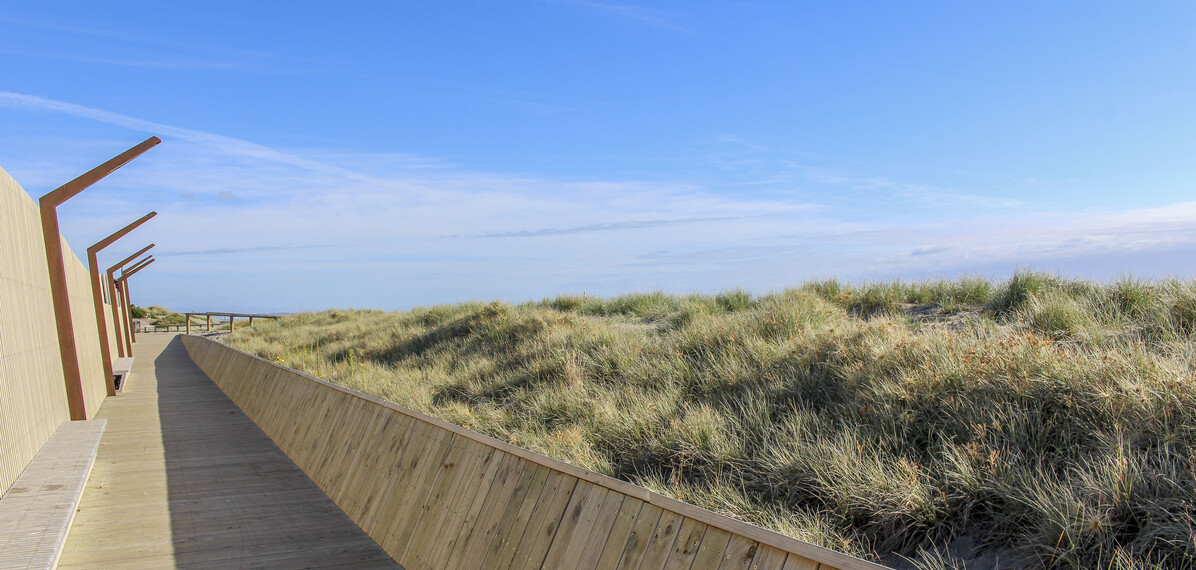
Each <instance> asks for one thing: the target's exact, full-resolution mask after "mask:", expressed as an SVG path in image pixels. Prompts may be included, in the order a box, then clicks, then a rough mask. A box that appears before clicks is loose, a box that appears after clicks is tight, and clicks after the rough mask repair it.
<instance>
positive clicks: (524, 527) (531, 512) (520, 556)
mask: <svg viewBox="0 0 1196 570" xmlns="http://www.w3.org/2000/svg"><path fill="white" fill-rule="evenodd" d="M576 485H577V479H575V478H573V477H569V476H568V475H565V474H563V473H558V472H556V471H553V470H551V469H548V477H547V478H546V479H545V480H544V486H543V488H541V490H540V493H539V496H538V497H537V498H536V501H535V504H534V505H531V508H530V509H528V508H527V506H528V503H525V504H524V508H522V509H520V515H519V517H517V518H516V519H515V523H514V524H513V525H512V527H511V529H512V532H511V534H510V537H509V538H508V540H507V542H506V544H504V545H503V548H502V550H501V551H500V552H499V555H498V557H496V558H493V559H490V558H488V559H487V560H486V565H490V564H492V563H493V564H494V566H495V567H496V568H523V567H524V565H525V564H527V563H528V556H527V553H528V552H529V551H530V550H532V549H534V548H535V546H536V545H537V544H538V543H540V542H542V541H543V536H542V535H541V531H542V530H543V528H544V525H546V524H548V521H550V520H551V521H552V522H553V523H555V522H558V521H560V516H561V514H563V512H564V508H565V505H566V504H568V500H569V497H568V494H569V493H571V492H572V491H573V488H574V487H575V486H576ZM562 497H564V500H562ZM525 513H526V514H525ZM516 533H518V538H516Z"/></svg>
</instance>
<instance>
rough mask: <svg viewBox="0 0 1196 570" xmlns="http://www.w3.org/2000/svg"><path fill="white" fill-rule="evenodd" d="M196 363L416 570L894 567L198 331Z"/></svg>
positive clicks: (192, 347)
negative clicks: (806, 563) (802, 564)
mask: <svg viewBox="0 0 1196 570" xmlns="http://www.w3.org/2000/svg"><path fill="white" fill-rule="evenodd" d="M182 339H183V343H184V345H185V346H186V347H187V350H188V352H189V353H190V355H191V357H192V359H193V360H194V361H195V363H196V364H197V365H198V366H199V367H200V368H201V369H202V370H203V371H204V372H205V373H206V374H207V375H208V376H209V377H210V378H212V379H213V380H214V381H215V383H216V384H217V385H218V386H220V387H221V389H223V390H224V391H225V393H226V394H228V396H229V397H230V398H231V399H232V400H233V401H234V402H236V403H237V405H238V406H240V408H241V409H242V410H243V411H244V412H245V414H246V415H248V416H249V417H250V418H252V419H253V421H254V422H256V423H257V424H258V426H260V427H261V429H262V430H263V431H264V432H265V433H266V434H267V435H269V436H270V437H271V438H272V439H273V440H274V441H275V442H276V443H277V444H278V446H279V448H280V449H282V450H283V452H285V453H286V454H287V455H288V456H289V457H290V458H291V459H292V460H293V461H294V462H295V463H296V464H297V465H299V467H300V468H302V469H303V470H304V472H306V473H307V474H308V475H309V476H310V477H311V478H312V480H313V481H315V483H316V484H317V485H319V486H320V488H321V489H323V490H324V492H325V493H327V494H328V496H329V497H330V498H331V499H332V500H333V501H334V502H335V503H336V504H337V505H339V506H340V507H341V508H342V509H343V510H344V511H345V513H346V514H347V515H349V517H350V518H352V519H353V521H354V522H356V523H357V524H358V525H359V526H360V527H361V528H362V529H363V530H364V531H365V532H366V533H367V534H369V535H370V536H371V537H373V538H374V540H376V541H377V542H378V544H379V545H381V546H382V547H383V548H384V549H386V551H387V552H388V553H389V554H390V555H391V556H393V557H394V558H395V560H396V561H398V562H399V563H400V564H402V565H403V566H404V567H405V568H408V569H410V570H424V569H437V570H444V569H456V568H467V569H468V568H501V569H524V568H584V569H587V570H589V569H593V568H602V569H607V568H629V569H651V570H660V569H662V568H670V569H672V568H686V569H689V568H694V569H716V568H751V567H752V566H753V563H756V564H757V565H758V566H759V568H776V569H779V568H782V567H783V565H784V564H785V562H786V560H787V559H788V558H789V557H791V556H792V557H793V559H794V561H795V562H796V561H798V560H810V561H813V562H814V563H815V564H821V566H819V567H820V568H825V569H827V570H832V569H836V568H842V569H846V570H852V569H861V570H862V569H875V568H883V566H879V565H876V564H872V563H870V562H866V561H864V560H860V559H857V558H853V557H851V556H848V555H845V554H842V553H838V552H834V551H831V550H827V549H825V548H820V547H817V546H814V545H811V544H808V543H805V542H802V541H799V540H796V539H793V538H791V537H787V536H783V535H780V534H777V533H775V532H772V531H769V530H766V529H763V528H760V527H756V526H753V525H750V524H747V523H744V522H742V521H738V520H734V519H731V518H728V517H725V516H722V515H719V514H716V513H712V512H710V511H706V510H704V509H701V508H698V507H695V506H693V505H689V504H686V503H683V502H680V501H677V500H674V499H671V498H668V497H664V496H661V495H658V494H656V493H653V492H651V491H648V490H647V489H644V488H642V487H637V486H635V485H632V484H630V483H627V482H624V481H619V480H616V479H612V478H610V477H606V476H604V475H601V474H598V473H595V472H592V471H589V470H586V469H582V468H580V467H577V466H574V465H569V464H566V463H563V462H560V461H556V460H554V459H551V458H548V457H544V456H542V455H539V454H536V453H533V452H531V451H528V450H526V449H522V448H520V447H516V446H514V445H511V444H509V443H506V442H502V441H498V440H495V439H493V438H490V437H487V436H484V435H481V434H478V433H476V432H472V431H470V430H467V429H465V428H462V427H460V426H456V425H453V424H450V423H448V422H444V421H442V420H439V419H436V418H432V417H430V416H427V415H424V414H420V413H418V412H414V411H412V410H408V409H405V408H402V407H399V406H396V405H394V404H392V403H390V402H386V401H383V400H380V399H378V398H374V397H372V396H368V395H366V394H362V393H359V392H355V391H352V390H348V389H346V388H343V387H340V386H336V385H333V384H330V383H328V382H325V381H323V380H319V379H316V378H313V377H311V376H308V375H306V374H303V373H300V372H298V371H295V370H291V369H289V368H285V367H283V366H280V365H278V364H276V363H273V362H270V361H267V360H265V359H262V358H259V357H256V356H253V355H250V354H246V353H244V352H241V351H239V350H236V349H232V348H229V347H227V346H225V345H222V344H219V343H217V342H214V341H211V340H207V339H204V338H200V337H190V336H185V337H182Z"/></svg>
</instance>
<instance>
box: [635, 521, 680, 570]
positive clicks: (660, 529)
mask: <svg viewBox="0 0 1196 570" xmlns="http://www.w3.org/2000/svg"><path fill="white" fill-rule="evenodd" d="M684 521H685V517H683V516H681V515H679V514H677V513H671V512H669V511H664V512H663V513H662V514H661V515H660V521H659V522H657V523H656V529H655V530H653V531H652V536H651V538H650V539H649V540H648V544H647V546H646V547H645V548H644V559H643V561H642V562H640V564H639V566H638V568H640V569H641V570H661V568H663V567H664V563H665V561H666V560H668V558H669V554H672V552H673V543H674V542H675V541H676V540H677V533H678V531H680V530H681V524H682V523H683V522H684Z"/></svg>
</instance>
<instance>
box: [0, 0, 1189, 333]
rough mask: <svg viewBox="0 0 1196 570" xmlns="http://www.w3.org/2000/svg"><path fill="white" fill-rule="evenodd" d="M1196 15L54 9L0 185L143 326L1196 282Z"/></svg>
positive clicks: (15, 51)
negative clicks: (1004, 283)
mask: <svg viewBox="0 0 1196 570" xmlns="http://www.w3.org/2000/svg"><path fill="white" fill-rule="evenodd" d="M1193 29H1196V4H1192V3H1181V2H1176V3H1156V2H1143V3H1113V2H1109V3H1094V2H1050V3H1044V2H1001V3H988V4H981V3H962V2H958V3H945V2H933V3H898V2H870V3H864V2H852V3H849V2H824V3H807V2H699V3H694V2H654V3H607V2H589V1H580V0H577V1H567V0H566V1H547V0H545V1H511V2H498V1H491V2H469V1H446V2H338V3H328V4H327V5H325V6H312V5H307V4H296V3H281V2H251V3H244V2H237V3H232V2H203V3H184V2H144V3H132V2H106V3H102V4H97V3H88V2H36V3H32V2H31V3H10V4H9V5H8V6H6V7H5V8H4V9H3V10H0V126H2V128H0V167H3V168H4V169H5V170H6V171H8V172H9V173H10V174H11V175H12V176H13V177H14V178H16V179H17V181H18V182H20V183H21V184H22V185H23V186H24V187H25V188H26V189H27V190H28V191H29V192H30V194H32V195H34V196H35V197H36V196H39V195H40V194H42V193H44V192H47V191H49V190H52V189H53V188H55V187H56V186H58V185H59V184H62V183H63V182H66V181H67V180H69V179H71V178H73V177H74V176H77V175H78V174H80V173H82V172H84V171H86V170H87V169H89V168H91V167H92V166H95V165H96V164H99V163H100V162H102V161H104V160H106V159H107V158H109V157H111V156H114V155H116V154H118V153H119V152H121V151H123V150H124V149H125V148H128V147H130V146H133V145H134V144H136V143H137V142H139V141H141V140H142V139H144V138H146V137H148V136H149V135H157V136H160V137H161V138H162V139H163V140H164V143H163V144H162V145H159V146H158V147H157V148H155V149H154V150H152V151H150V152H149V153H147V154H146V155H144V156H143V157H142V158H140V159H138V160H136V161H135V162H133V163H132V164H130V165H129V166H127V167H125V168H124V169H122V170H121V171H119V172H117V173H116V174H113V175H112V176H110V177H109V178H108V179H106V180H105V181H103V182H101V183H100V184H98V185H97V186H95V187H93V188H92V189H90V190H88V191H87V192H86V193H84V194H82V195H80V196H79V197H77V198H75V199H74V200H72V201H71V202H70V203H68V204H67V205H65V206H63V207H62V208H61V209H60V216H61V219H62V228H63V233H64V234H65V235H66V236H67V239H68V240H70V241H71V243H72V244H74V246H75V248H76V250H77V251H80V252H81V251H82V250H83V249H84V248H85V247H86V246H87V245H88V244H90V243H93V242H95V241H97V240H98V239H100V238H101V237H103V236H105V235H107V234H108V233H110V232H111V231H113V230H115V229H117V228H119V227H121V226H123V225H124V224H125V223H127V222H128V221H131V220H133V219H136V218H137V217H140V216H141V215H142V214H144V213H145V212H146V211H149V210H157V211H158V212H160V215H159V216H158V217H157V218H156V219H154V220H153V221H151V222H150V223H149V224H147V225H146V226H144V227H143V228H142V229H140V230H138V231H137V232H136V233H135V234H132V235H131V236H130V237H128V238H126V239H125V240H122V241H121V242H119V243H118V244H117V245H115V246H112V247H111V248H109V250H106V251H105V253H104V255H105V259H102V260H101V261H102V262H104V261H108V263H112V262H115V261H118V260H119V259H120V258H123V257H124V256H125V255H127V254H128V253H131V252H133V251H135V250H137V249H139V248H140V247H141V246H142V245H144V244H145V243H148V242H151V241H152V242H155V243H157V244H158V246H157V248H156V250H155V251H156V252H157V255H158V258H159V261H158V263H155V264H154V266H153V267H152V268H150V269H147V270H146V271H145V272H142V273H140V274H139V275H138V277H137V279H138V284H137V286H136V288H135V289H134V293H135V294H137V295H138V296H139V297H140V299H139V301H140V302H141V303H142V304H150V303H155V304H162V305H165V306H168V307H171V308H174V309H176V310H238V311H262V312H276V311H293V310H304V309H317V310H318V309H322V308H326V307H334V306H335V307H347V306H354V307H377V308H387V309H395V308H406V307H410V306H415V305H429V304H434V303H442V302H453V301H460V300H466V299H495V298H499V299H506V300H511V301H520V300H526V299H537V298H541V297H544V296H550V295H556V294H564V293H581V292H582V291H586V292H588V293H590V294H597V295H614V294H619V293H625V292H632V291H646V290H656V289H661V290H665V291H669V292H677V293H687V292H693V291H702V292H715V291H719V290H722V289H726V288H732V287H743V288H745V289H748V290H752V291H756V292H766V291H770V290H777V289H781V288H784V287H786V286H790V285H796V284H800V283H801V282H803V281H806V280H809V279H815V278H825V277H832V276H834V277H839V278H841V279H845V280H852V281H859V280H882V279H891V278H905V279H918V278H933V277H950V276H955V275H961V274H973V275H984V276H990V277H995V278H1000V277H1005V276H1007V275H1009V274H1010V273H1011V272H1012V271H1013V270H1014V269H1015V268H1017V267H1031V268H1036V269H1041V270H1047V271H1058V272H1062V273H1064V274H1066V275H1069V276H1080V277H1090V278H1095V279H1113V278H1117V277H1118V276H1120V275H1123V274H1133V275H1135V276H1140V277H1164V276H1189V275H1191V273H1192V265H1191V263H1192V261H1191V260H1192V259H1193V254H1194V253H1196V194H1194V192H1193V190H1196V159H1194V158H1193V157H1196V105H1193V104H1192V96H1193V95H1192V94H1193V93H1196V34H1193V33H1192V30H1193Z"/></svg>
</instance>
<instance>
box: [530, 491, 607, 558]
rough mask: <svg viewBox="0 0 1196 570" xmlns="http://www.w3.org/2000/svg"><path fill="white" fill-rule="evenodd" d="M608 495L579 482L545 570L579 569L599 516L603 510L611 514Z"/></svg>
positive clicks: (554, 540) (549, 551)
mask: <svg viewBox="0 0 1196 570" xmlns="http://www.w3.org/2000/svg"><path fill="white" fill-rule="evenodd" d="M609 495H610V490H609V489H604V488H602V487H599V486H597V485H594V484H593V483H588V482H586V481H582V482H580V483H578V485H577V490H575V491H574V492H573V499H572V500H571V501H570V502H569V506H568V507H567V508H566V509H565V518H564V519H563V520H562V521H561V528H560V530H558V531H557V533H556V538H555V539H553V541H552V546H551V547H550V548H549V549H548V555H547V556H545V557H544V567H545V568H577V566H578V563H579V562H580V558H581V553H582V551H583V550H584V549H585V546H586V541H588V540H589V538H590V533H591V532H593V530H594V524H595V523H597V522H598V517H599V516H601V515H602V512H603V509H605V510H607V511H610V507H609V506H608V505H607V497H608V496H609ZM616 497H618V495H617V494H616ZM618 498H619V499H622V497H618ZM612 520H613V518H612Z"/></svg>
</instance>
